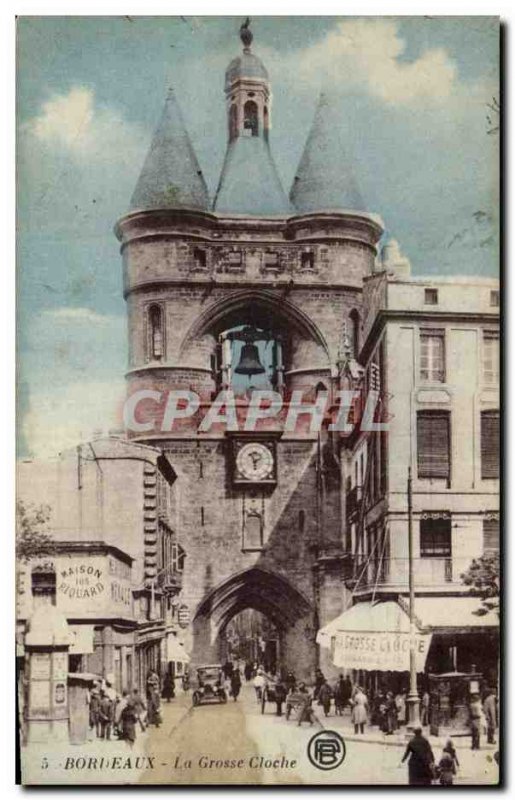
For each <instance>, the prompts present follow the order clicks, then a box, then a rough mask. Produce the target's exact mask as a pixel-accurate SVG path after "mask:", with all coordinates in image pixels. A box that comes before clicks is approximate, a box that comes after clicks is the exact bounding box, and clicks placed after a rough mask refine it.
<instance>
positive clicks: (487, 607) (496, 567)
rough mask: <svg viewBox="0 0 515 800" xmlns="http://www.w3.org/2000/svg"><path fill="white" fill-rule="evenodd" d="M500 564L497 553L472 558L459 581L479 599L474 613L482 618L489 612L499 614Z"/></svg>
mask: <svg viewBox="0 0 515 800" xmlns="http://www.w3.org/2000/svg"><path fill="white" fill-rule="evenodd" d="M499 574H500V563H499V554H498V553H485V554H484V555H482V556H480V557H479V558H474V559H473V561H472V563H471V564H470V566H469V568H468V570H467V571H466V572H464V573H463V575H462V576H461V580H462V581H463V583H464V584H465V585H466V586H470V589H471V593H472V594H474V595H477V597H479V598H480V599H481V605H480V606H479V608H478V609H477V611H475V612H474V613H475V614H477V615H478V616H484V615H485V614H488V613H489V612H490V611H497V613H499V589H500V577H499Z"/></svg>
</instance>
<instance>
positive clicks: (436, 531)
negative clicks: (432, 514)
mask: <svg viewBox="0 0 515 800" xmlns="http://www.w3.org/2000/svg"><path fill="white" fill-rule="evenodd" d="M451 533H452V530H451V518H450V517H439V518H437V519H421V520H420V557H421V558H450V557H451Z"/></svg>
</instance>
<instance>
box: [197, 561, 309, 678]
mask: <svg viewBox="0 0 515 800" xmlns="http://www.w3.org/2000/svg"><path fill="white" fill-rule="evenodd" d="M247 608H251V609H254V610H255V611H259V612H260V613H261V614H263V615H264V616H265V617H267V618H268V619H269V620H270V622H271V623H272V624H273V625H274V626H275V629H276V630H277V632H278V637H279V642H278V663H277V667H278V668H284V669H288V670H290V669H291V670H293V671H294V672H295V673H296V675H297V676H298V677H302V678H304V679H306V678H309V677H310V675H311V673H312V672H313V670H314V669H315V657H316V647H315V635H316V629H315V620H314V608H313V605H312V603H311V602H310V601H309V600H308V599H307V598H306V597H305V595H304V594H303V593H301V592H299V591H298V589H296V588H295V587H294V586H292V584H291V583H290V582H289V581H288V580H286V579H285V578H283V577H282V576H281V575H278V574H277V573H274V572H270V571H268V570H264V569H262V568H260V567H253V568H251V569H248V570H244V571H243V572H239V573H237V574H235V575H232V576H231V577H230V578H229V579H228V580H226V581H224V582H223V583H221V584H220V585H219V586H217V587H216V588H215V589H213V590H212V591H211V592H210V593H209V594H208V595H207V597H205V598H204V600H203V601H202V602H201V604H200V605H199V607H198V609H197V612H196V614H195V618H194V620H193V652H192V654H191V664H192V667H193V668H194V667H195V666H196V665H198V664H201V663H209V662H218V661H220V660H222V658H223V657H224V652H223V642H224V637H223V634H224V631H225V629H226V627H227V625H228V623H229V622H230V621H231V620H232V619H233V618H234V617H235V616H237V615H238V614H239V613H240V612H241V611H243V610H245V609H247Z"/></svg>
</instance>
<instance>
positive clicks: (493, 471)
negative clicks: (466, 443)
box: [481, 411, 499, 478]
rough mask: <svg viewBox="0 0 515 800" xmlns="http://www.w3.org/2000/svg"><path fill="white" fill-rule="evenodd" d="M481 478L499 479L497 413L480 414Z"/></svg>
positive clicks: (484, 412) (486, 412) (483, 412)
mask: <svg viewBox="0 0 515 800" xmlns="http://www.w3.org/2000/svg"><path fill="white" fill-rule="evenodd" d="M481 477H482V478H498V477H499V412H498V411H482V412H481Z"/></svg>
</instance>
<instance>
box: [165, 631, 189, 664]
mask: <svg viewBox="0 0 515 800" xmlns="http://www.w3.org/2000/svg"><path fill="white" fill-rule="evenodd" d="M166 646H167V661H181V662H182V663H183V664H187V663H188V662H189V660H190V657H189V655H188V654H187V652H186V650H185V649H184V647H183V646H182V644H181V643H180V642H179V641H178V639H177V638H176V637H175V636H174V635H173V634H168V638H167V642H166Z"/></svg>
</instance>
